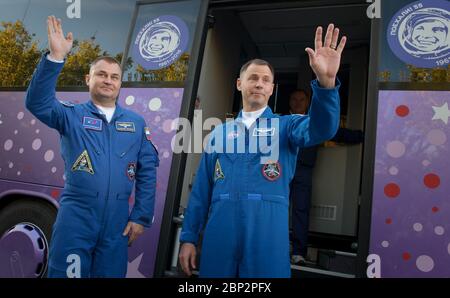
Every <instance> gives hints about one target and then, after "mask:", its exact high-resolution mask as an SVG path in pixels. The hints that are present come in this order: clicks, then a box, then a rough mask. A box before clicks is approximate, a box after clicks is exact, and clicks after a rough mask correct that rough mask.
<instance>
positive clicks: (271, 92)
mask: <svg viewBox="0 0 450 298" xmlns="http://www.w3.org/2000/svg"><path fill="white" fill-rule="evenodd" d="M274 87H275V84H274V83H272V87H271V89H270V95H269V96H272V94H273V88H274Z"/></svg>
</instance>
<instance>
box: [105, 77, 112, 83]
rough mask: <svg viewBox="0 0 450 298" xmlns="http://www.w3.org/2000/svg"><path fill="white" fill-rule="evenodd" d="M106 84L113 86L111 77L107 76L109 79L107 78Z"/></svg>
mask: <svg viewBox="0 0 450 298" xmlns="http://www.w3.org/2000/svg"><path fill="white" fill-rule="evenodd" d="M104 83H105V84H108V85H110V84H111V77H110V76H107V77H106V78H105V81H104Z"/></svg>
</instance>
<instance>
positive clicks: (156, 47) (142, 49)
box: [133, 15, 189, 70]
mask: <svg viewBox="0 0 450 298" xmlns="http://www.w3.org/2000/svg"><path fill="white" fill-rule="evenodd" d="M188 41H189V30H188V28H187V26H186V23H185V22H184V21H183V20H182V19H180V18H179V17H176V16H169V15H165V16H160V17H158V18H156V19H154V20H152V21H150V22H148V23H147V24H145V25H144V26H143V27H142V29H141V30H140V31H139V32H138V34H137V35H136V38H135V41H134V49H133V54H134V55H133V57H134V59H135V60H136V62H137V63H139V64H140V65H141V66H142V67H144V68H145V69H148V70H154V69H161V68H165V67H167V66H169V65H171V64H172V63H173V62H175V61H176V60H177V59H178V58H179V57H180V56H181V54H183V52H184V51H185V50H186V47H187V44H188Z"/></svg>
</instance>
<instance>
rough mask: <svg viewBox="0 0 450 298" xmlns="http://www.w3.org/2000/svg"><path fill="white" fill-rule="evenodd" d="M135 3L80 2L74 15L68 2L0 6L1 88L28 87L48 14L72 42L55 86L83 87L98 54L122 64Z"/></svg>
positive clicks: (41, 48) (44, 41) (40, 51)
mask: <svg viewBox="0 0 450 298" xmlns="http://www.w3.org/2000/svg"><path fill="white" fill-rule="evenodd" d="M3 2H5V1H3ZM135 2H136V1H135V0H113V1H111V0H98V1H82V2H80V14H79V15H75V16H74V15H72V14H71V9H70V4H68V3H67V2H66V1H54V0H40V1H32V0H17V1H6V3H2V9H1V10H0V20H1V23H0V36H2V37H3V38H1V39H0V40H1V41H0V48H1V49H2V50H1V53H0V71H1V73H2V74H5V73H7V74H8V75H7V76H6V75H5V76H1V78H0V87H25V86H26V85H27V84H28V82H29V80H30V79H31V75H32V74H33V70H34V69H35V67H36V65H37V63H38V61H39V59H40V57H41V55H42V54H43V53H45V51H46V50H47V31H46V23H45V22H46V19H47V16H48V15H55V16H56V17H58V18H61V20H62V22H63V23H64V30H65V34H67V33H68V32H73V34H74V39H75V41H74V47H73V49H72V52H71V53H70V55H69V56H68V57H67V60H66V64H65V67H64V69H63V71H62V73H61V75H60V77H59V80H58V86H59V87H61V86H64V87H66V86H84V84H85V83H84V74H86V73H88V71H89V63H90V61H92V60H94V59H95V58H96V57H98V56H102V55H111V56H113V57H116V58H117V59H118V60H119V61H120V60H121V59H122V56H123V50H124V48H125V46H124V45H125V43H126V39H127V34H128V30H129V28H130V23H131V18H132V15H133V9H134V7H135ZM77 16H79V18H78V17H77ZM70 17H72V18H70ZM111 20H114V21H111Z"/></svg>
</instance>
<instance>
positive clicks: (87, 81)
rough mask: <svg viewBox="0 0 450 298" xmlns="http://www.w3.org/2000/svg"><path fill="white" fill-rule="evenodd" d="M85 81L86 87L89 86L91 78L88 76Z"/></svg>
mask: <svg viewBox="0 0 450 298" xmlns="http://www.w3.org/2000/svg"><path fill="white" fill-rule="evenodd" d="M84 79H85V80H86V85H88V86H89V80H90V79H91V77H90V76H89V75H88V74H87V75H86V76H85V77H84Z"/></svg>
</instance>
